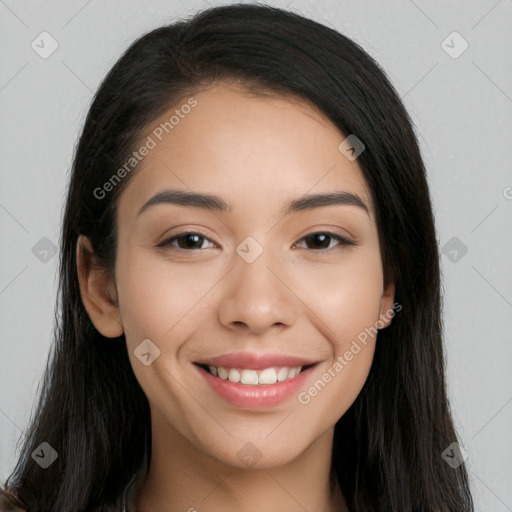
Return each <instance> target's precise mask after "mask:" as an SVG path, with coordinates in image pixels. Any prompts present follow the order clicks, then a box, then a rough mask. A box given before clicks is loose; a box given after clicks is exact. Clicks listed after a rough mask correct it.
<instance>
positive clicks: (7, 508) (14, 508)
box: [0, 489, 26, 512]
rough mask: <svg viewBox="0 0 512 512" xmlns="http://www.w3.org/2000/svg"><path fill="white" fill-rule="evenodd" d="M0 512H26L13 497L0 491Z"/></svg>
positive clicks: (2, 490)
mask: <svg viewBox="0 0 512 512" xmlns="http://www.w3.org/2000/svg"><path fill="white" fill-rule="evenodd" d="M0 512H26V510H25V509H24V508H23V506H22V504H21V503H20V502H19V501H18V500H16V498H15V497H14V496H12V495H11V494H8V493H7V492H6V491H5V490H4V489H0Z"/></svg>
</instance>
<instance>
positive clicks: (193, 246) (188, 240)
mask: <svg viewBox="0 0 512 512" xmlns="http://www.w3.org/2000/svg"><path fill="white" fill-rule="evenodd" d="M206 240H207V241H209V242H211V240H209V239H208V238H206V237H205V236H203V235H201V234H200V233H180V234H179V235H176V236H173V237H171V238H167V239H166V240H164V241H163V242H160V243H159V244H158V245H157V247H168V246H174V247H176V245H177V248H178V249H183V250H198V249H204V248H205V247H202V245H203V243H204V241H206ZM175 241H176V242H177V244H174V243H173V242H175ZM211 243H212V244H213V242H211ZM206 248H207V247H206Z"/></svg>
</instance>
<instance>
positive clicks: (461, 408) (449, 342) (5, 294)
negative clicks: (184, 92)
mask: <svg viewBox="0 0 512 512" xmlns="http://www.w3.org/2000/svg"><path fill="white" fill-rule="evenodd" d="M221 3H229V2H214V1H213V0H210V1H209V2H206V1H187V2H177V1H169V0H165V1H164V0H158V1H152V2H149V3H145V2H142V1H137V0H124V1H122V2H113V1H111V2H100V1H98V0H89V1H86V0H84V1H69V0H68V1H64V0H58V1H57V0H53V1H48V0H47V1H45V2H27V1H21V0H17V1H16V0H0V39H1V49H0V52H1V68H0V71H1V74H0V109H1V111H0V115H1V119H2V122H1V125H0V140H1V151H0V172H1V179H2V181H1V188H0V226H1V234H2V244H1V247H2V250H1V270H0V311H1V326H2V335H1V355H0V358H1V361H2V372H1V377H0V379H1V382H0V433H1V435H0V480H1V482H2V483H3V482H4V481H5V479H6V478H7V476H8V474H9V473H10V471H11V470H12V468H13V464H14V461H15V453H14V449H15V443H16V441H17V439H18V437H19V436H20V434H21V433H22V432H23V429H24V428H25V427H26V425H27V422H28V419H29V416H30V411H31V407H32V405H33V400H34V398H35V395H36V392H37V388H38V384H39V379H40V378H41V376H42V371H43V368H44V364H45V361H46V358H47V355H48V352H49V349H50V344H51V341H52V327H53V318H54V312H53V308H54V301H55V294H56V279H55V276H56V271H57V264H58V257H57V256H53V257H50V256H51V253H49V254H48V256H47V258H49V259H48V261H46V262H44V261H41V260H40V257H41V255H39V256H40V257H36V255H35V254H34V253H33V252H32V248H33V247H34V245H35V244H36V243H37V242H38V241H39V240H40V239H41V238H43V237H47V238H48V239H50V240H51V241H52V242H53V243H54V244H58V239H59V231H60V222H61V212H62V207H63V201H64V197H65V191H66V182H67V173H68V170H69V168H70V164H71V160H72V153H73V148H74V144H75V141H76V139H77V137H78V135H79V131H80V129H81V127H82V123H83V120H84V117H85V113H86V111H87V108H88V105H89V103H90V100H91V98H92V94H93V92H94V91H95V90H96V89H97V87H98V85H99V83H100V81H101V79H102V78H103V77H104V75H105V74H106V73H107V71H108V70H109V69H110V67H111V66H112V65H113V64H114V62H115V61H116V60H117V59H118V57H119V56H120V55H121V53H122V51H123V50H124V49H125V48H126V47H127V46H128V45H129V44H130V43H131V42H132V41H133V40H134V39H135V38H136V37H138V36H139V35H141V34H142V33H144V32H146V31H149V30H151V29H153V28H156V27H157V26H160V25H162V24H164V23H167V22H171V21H173V20H175V19H176V18H177V17H182V16H184V15H188V14H191V13H193V12H195V11H196V10H198V9H203V8H207V7H208V6H209V5H220V4H221ZM268 3H269V4H271V5H275V6H278V7H283V8H288V9H290V10H295V11H296V12H298V13H302V14H303V15H305V16H307V17H310V18H313V19H315V20H317V21H320V22H322V23H325V24H330V25H332V26H334V27H335V28H336V29H337V30H339V31H340V32H342V33H343V34H345V35H347V36H349V37H351V38H353V39H354V40H355V41H356V42H358V43H359V44H361V45H362V46H363V48H364V49H365V50H366V51H368V52H369V53H370V54H371V55H372V56H373V57H375V58H376V60H377V61H378V62H379V63H380V64H381V65H382V66H383V68H384V69H385V71H386V72H387V73H388V76H389V77H390V79H391V80H392V82H393V84H394V85H395V87H396V88H397V90H398V92H399V93H400V95H401V96H402V98H403V100H404V102H405V105H406V107H407V109H408V110H409V112H410V114H411V116H412V119H413V121H414V123H415V125H416V131H417V133H418V136H419V139H420V143H421V147H422V153H423V156H424V159H425V162H426V165H427V168H428V173H429V181H430V185H431V190H432V194H433V201H434V207H435V212H436V222H437V229H438V238H439V242H440V244H441V247H444V246H445V244H446V243H447V242H448V241H449V240H450V239H452V237H457V238H458V240H459V241H460V243H462V244H464V245H465V246H466V247H467V253H466V254H464V255H463V256H462V257H461V254H462V252H460V250H459V249H456V250H457V251H459V252H458V254H457V255H456V254H455V253H452V254H451V255H450V253H449V252H448V249H446V250H445V252H446V255H443V257H442V268H443V276H444V289H445V335H446V347H447V366H448V375H447V376H448V385H449V395H450V400H451V406H452V410H453V414H454V418H455V422H456V428H457V430H458V432H459V435H460V438H461V441H462V444H463V446H464V447H465V449H466V450H467V452H468V454H469V455H468V459H467V464H468V468H469V471H470V476H471V482H472V488H473V493H474V497H475V501H476V509H477V510H486V511H487V510H492V511H493V512H504V511H507V510H509V511H510V510H512V486H511V485H510V483H511V482H512V456H511V455H512V441H511V438H510V432H511V425H512V376H511V371H510V365H511V360H512V357H511V356H512V343H511V334H510V333H511V332H512V273H511V272H510V262H511V261H512V257H511V256H512V236H511V234H512V231H511V227H512V223H511V217H512V171H511V163H510V146H511V143H512V137H511V135H512V69H511V66H512V60H511V57H510V56H511V52H512V30H511V28H512V1H511V0H500V1H496V0H481V1H471V2H469V1H464V2H462V1H459V2H449V3H447V2H440V1H420V0H414V1H412V0H395V1H392V2H377V1H366V2H364V3H363V2H354V1H348V0H347V1H340V0H338V1H335V0H332V1H329V0H321V1H315V2H312V1H310V2H307V1H302V0H294V1H293V3H292V2H290V1H289V0H283V1H271V2H268ZM43 31H47V32H49V33H50V34H51V36H52V37H53V38H54V39H55V40H56V41H57V42H58V45H59V46H58V48H57V50H56V51H55V52H54V53H53V54H52V55H51V56H50V57H48V58H47V59H43V58H41V57H40V56H39V55H38V54H37V53H36V52H35V51H34V50H33V49H32V48H31V43H32V42H33V41H34V40H35V41H36V43H37V41H40V38H38V36H39V34H41V32H43ZM453 31H457V32H458V33H459V34H460V35H461V36H462V37H463V38H464V39H465V40H466V41H467V43H468V44H469V47H468V49H467V50H466V51H465V52H464V53H462V54H461V55H460V56H459V57H458V58H452V57H450V56H449V55H448V54H447V53H446V52H445V51H444V50H443V48H442V46H441V44H442V42H443V40H445V39H446V38H447V36H449V35H450V34H451V33H452V32H453ZM39 44H40V45H41V43H39ZM445 44H448V45H449V46H452V47H453V48H452V50H451V51H458V50H460V48H462V47H461V46H460V43H459V42H457V40H456V39H453V36H451V37H450V38H448V40H447V43H445ZM46 47H47V48H48V46H46ZM452 243H453V242H452ZM456 243H459V242H456ZM460 243H459V245H460ZM450 250H452V249H450ZM450 258H452V259H458V261H451V260H450ZM440 456H441V455H440Z"/></svg>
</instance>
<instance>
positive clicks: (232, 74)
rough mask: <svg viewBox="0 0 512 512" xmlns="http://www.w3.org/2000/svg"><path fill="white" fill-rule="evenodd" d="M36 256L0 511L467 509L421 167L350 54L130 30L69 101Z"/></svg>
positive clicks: (349, 49)
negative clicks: (64, 188)
mask: <svg viewBox="0 0 512 512" xmlns="http://www.w3.org/2000/svg"><path fill="white" fill-rule="evenodd" d="M61 250H62V253H61V267H60V288H59V299H60V301H59V303H58V308H59V311H60V317H59V319H58V326H57V329H56V339H55V350H54V353H53V358H52V359H51V360H50V361H49V363H48V369H47V372H46V374H45V379H44V389H43V393H42V395H41V398H40V402H39V404H38V408H37V411H36V414H35V416H34V419H33V420H32V423H31V425H30V428H29V431H28V433H27V437H26V440H25V442H24V445H23V449H22V452H21V455H20V458H19V460H18V463H17V465H16V468H15V469H14V471H13V473H12V474H11V476H10V477H9V479H8V481H7V482H6V485H5V487H6V492H5V493H4V495H3V498H2V499H3V500H4V505H3V509H2V510H16V509H15V508H14V507H15V505H16V506H18V507H20V508H21V509H24V510H27V511H30V512H32V511H39V510H41V511H43V510H45V511H47V510H68V509H69V510H71V509H72V510H77V511H78V510H84V511H93V510H94V511H96V510H97V511H100V510H101V511H107V510H116V511H118V510H126V511H130V512H134V511H139V512H140V511H143V510H168V511H175V510H189V511H193V510H198V511H201V510H208V511H209V512H215V511H219V510H222V511H224V512H226V511H229V510H262V509H263V510H279V511H289V512H291V511H295V510H304V509H306V510H315V511H329V512H332V511H348V510H350V511H423V510H424V511H427V510H428V511H432V510H436V511H451V512H453V511H468V510H473V505H472V499H471V494H470V490H469V485H468V477H467V474H466V470H465V467H464V464H463V461H462V460H460V463H457V464H448V463H447V462H446V461H445V458H443V456H442V454H443V452H445V450H446V449H447V448H449V447H452V448H449V449H450V450H452V452H451V453H453V454H454V457H456V455H457V453H456V451H455V452H454V451H453V450H454V449H453V447H454V446H455V447H456V446H457V445H456V444H453V443H456V442H457V437H456V433H455V431H454V427H453V422H452V419H451V415H450V411H449V405H448V401H447V393H446V387H445V377H444V359H443V342H442V323H441V295H440V272H439V253H438V247H437V240H436V232H435V226H434V218H433V213H432V206H431V201H430V196H429V190H428V185H427V180H426V172H425V168H424V164H423V162H422V159H421V156H420V151H419V148H418V144H417V140H416V138H415V135H414V131H413V128H412V123H411V121H410V118H409V117H408V115H407V113H406V111H405V109H404V107H403V105H402V103H401V101H400V99H399V97H398V95H397V93H396V91H395V90H394V89H393V87H392V86H391V84H390V83H389V81H388V79H387V78H386V76H385V74H384V72H383V71H382V70H381V69H380V68H379V66H378V65H377V64H376V63H375V61H373V60H372V59H371V57H369V56H368V55H367V54H366V53H365V52H364V51H363V50H362V49H361V48H360V47H359V46H357V45H356V44H355V43H354V42H352V41H350V40H349V39H347V38H346V37H344V36H342V35H340V34H339V33H337V32H335V31H333V30H331V29H329V28H327V27H325V26H322V25H320V24H318V23H316V22H313V21H311V20H308V19H305V18H303V17H300V16H298V15H296V14H293V13H290V12H286V11H283V10H280V9H277V8H272V7H266V6H260V5H232V6H226V7H218V8H214V9H210V10H207V11H204V12H201V13H199V14H197V15H196V16H195V17H194V18H192V19H191V20H189V21H186V22H179V23H176V24H173V25H170V26H166V27H162V28H159V29H156V30H154V31H152V32H150V33H148V34H146V35H145V36H143V37H141V38H140V39H139V40H138V41H136V42H135V43H134V44H133V45H132V46H131V47H130V48H129V49H128V50H127V52H126V53H125V54H124V55H123V56H122V57H121V58H120V60H119V61H118V62H117V63H116V65H115V66H114V67H113V69H112V70H111V71H110V72H109V74H108V75H107V77H106V78H105V80H104V82H103V83H102V85H101V86H100V88H99V90H98V92H97V94H96V96H95V98H94V101H93V103H92V105H91V107H90V110H89V113H88V116H87V119H86V122H85V126H84V129H83V133H82V135H81V138H80V141H79V145H78V147H77V151H76V155H75V161H74V165H73V170H72V175H71V180H70V183H69V193H68V198H67V203H66V210H65V216H64V222H63V231H62V238H61ZM7 503H10V504H9V505H7Z"/></svg>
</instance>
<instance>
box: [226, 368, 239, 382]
mask: <svg viewBox="0 0 512 512" xmlns="http://www.w3.org/2000/svg"><path fill="white" fill-rule="evenodd" d="M228 379H229V380H230V381H231V382H240V372H239V371H238V370H237V369H236V368H231V369H230V370H229V375H228Z"/></svg>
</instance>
